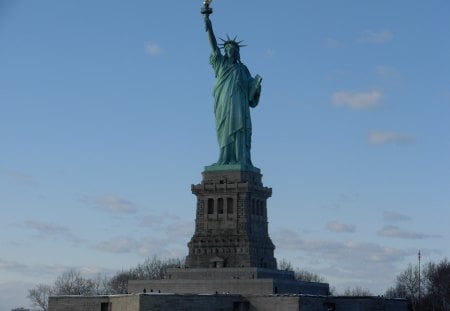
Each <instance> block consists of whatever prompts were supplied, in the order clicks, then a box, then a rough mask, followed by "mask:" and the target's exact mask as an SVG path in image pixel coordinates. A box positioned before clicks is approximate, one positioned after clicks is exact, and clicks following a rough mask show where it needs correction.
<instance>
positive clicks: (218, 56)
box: [204, 14, 262, 171]
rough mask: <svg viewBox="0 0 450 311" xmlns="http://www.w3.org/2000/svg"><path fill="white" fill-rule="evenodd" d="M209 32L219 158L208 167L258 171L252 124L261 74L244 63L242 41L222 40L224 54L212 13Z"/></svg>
mask: <svg viewBox="0 0 450 311" xmlns="http://www.w3.org/2000/svg"><path fill="white" fill-rule="evenodd" d="M204 19H205V26H206V32H207V33H208V37H209V42H210V45H211V49H212V52H211V56H210V64H211V66H212V68H213V70H214V73H215V77H216V82H215V85H214V89H213V96H214V114H215V121H216V131H217V141H218V143H219V150H220V151H219V159H218V161H217V162H216V163H214V164H213V165H210V166H207V167H205V169H206V170H214V171H217V170H236V169H239V170H251V171H253V170H258V169H256V168H255V167H253V164H252V161H251V157H250V148H251V136H252V123H251V118H250V107H252V108H253V107H255V106H256V105H258V102H259V96H260V93H261V80H262V79H261V77H260V76H259V75H256V76H255V77H252V76H251V74H250V72H249V70H248V69H247V67H246V66H245V65H244V64H243V63H242V62H241V60H240V54H239V48H240V42H237V41H236V40H235V39H230V38H227V40H222V41H223V44H221V45H222V46H223V49H224V53H223V54H222V52H221V51H220V49H219V46H218V44H217V40H216V37H215V35H214V32H213V29H212V24H211V20H210V19H209V14H204Z"/></svg>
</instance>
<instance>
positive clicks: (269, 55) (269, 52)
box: [266, 49, 275, 58]
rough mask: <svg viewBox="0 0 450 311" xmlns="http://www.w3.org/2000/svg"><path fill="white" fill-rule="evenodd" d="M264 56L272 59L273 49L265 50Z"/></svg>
mask: <svg viewBox="0 0 450 311" xmlns="http://www.w3.org/2000/svg"><path fill="white" fill-rule="evenodd" d="M266 56H267V57H270V58H272V57H274V56H275V51H274V50H273V49H267V50H266Z"/></svg>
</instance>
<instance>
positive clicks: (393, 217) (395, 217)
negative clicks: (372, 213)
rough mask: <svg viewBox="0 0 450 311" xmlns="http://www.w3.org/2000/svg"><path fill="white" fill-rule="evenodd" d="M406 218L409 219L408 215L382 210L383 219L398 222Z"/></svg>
mask: <svg viewBox="0 0 450 311" xmlns="http://www.w3.org/2000/svg"><path fill="white" fill-rule="evenodd" d="M408 220H411V217H410V216H408V215H403V214H400V213H397V212H390V211H384V212H383V221H386V222H400V221H408Z"/></svg>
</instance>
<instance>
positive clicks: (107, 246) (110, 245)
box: [95, 237, 139, 253]
mask: <svg viewBox="0 0 450 311" xmlns="http://www.w3.org/2000/svg"><path fill="white" fill-rule="evenodd" d="M138 247H139V242H138V241H137V240H136V239H134V238H129V237H116V238H112V239H110V240H109V241H103V242H100V243H99V244H98V245H97V246H96V247H95V248H96V249H98V250H100V251H103V252H107V253H131V252H133V251H134V250H136V249H137V248H138Z"/></svg>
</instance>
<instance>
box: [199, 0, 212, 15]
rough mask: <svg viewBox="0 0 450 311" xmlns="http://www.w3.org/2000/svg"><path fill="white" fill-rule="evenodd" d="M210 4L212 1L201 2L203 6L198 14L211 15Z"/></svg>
mask: <svg viewBox="0 0 450 311" xmlns="http://www.w3.org/2000/svg"><path fill="white" fill-rule="evenodd" d="M211 2H212V0H205V1H203V6H202V8H201V10H200V12H201V13H202V14H203V15H210V14H212V12H213V10H212V8H210V7H209V5H210V4H211Z"/></svg>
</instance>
